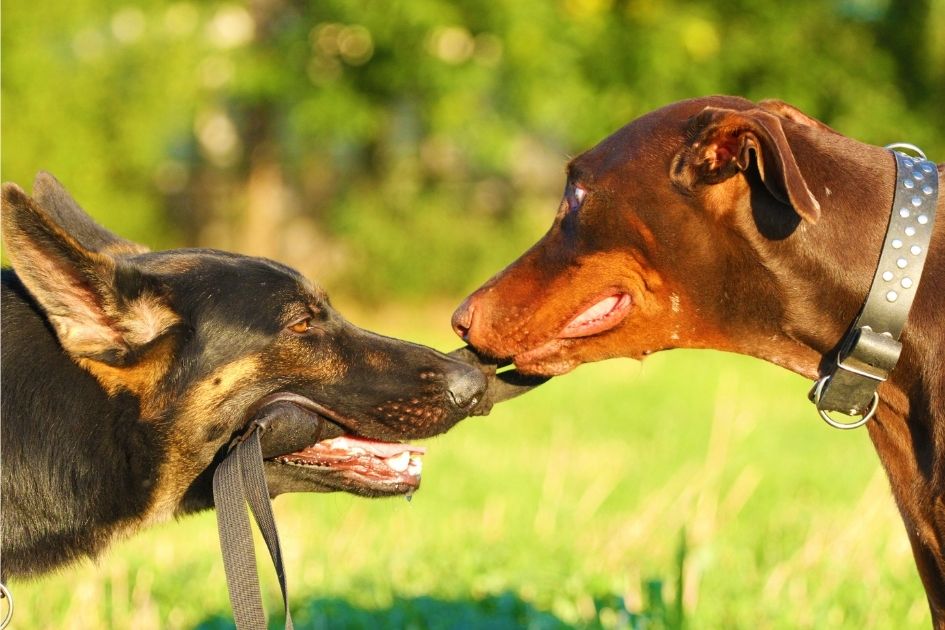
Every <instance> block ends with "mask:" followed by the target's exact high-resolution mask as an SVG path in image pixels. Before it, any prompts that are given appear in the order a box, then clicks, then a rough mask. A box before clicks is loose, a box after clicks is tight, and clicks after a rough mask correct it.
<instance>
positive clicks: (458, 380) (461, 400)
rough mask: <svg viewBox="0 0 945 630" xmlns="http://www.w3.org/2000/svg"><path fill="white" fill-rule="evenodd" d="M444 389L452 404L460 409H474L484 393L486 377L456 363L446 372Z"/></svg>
mask: <svg viewBox="0 0 945 630" xmlns="http://www.w3.org/2000/svg"><path fill="white" fill-rule="evenodd" d="M445 376H446V389H447V392H448V393H449V397H450V399H451V400H452V402H453V404H454V405H456V406H457V407H459V408H460V409H469V408H471V407H474V406H475V405H476V404H477V403H478V402H479V401H480V400H482V395H483V393H485V391H486V385H487V383H486V377H485V376H484V375H483V373H482V372H480V371H479V370H478V369H476V368H474V367H471V366H469V365H465V364H463V363H459V362H458V361H457V362H456V366H455V367H450V368H449V369H447V371H446V375H445Z"/></svg>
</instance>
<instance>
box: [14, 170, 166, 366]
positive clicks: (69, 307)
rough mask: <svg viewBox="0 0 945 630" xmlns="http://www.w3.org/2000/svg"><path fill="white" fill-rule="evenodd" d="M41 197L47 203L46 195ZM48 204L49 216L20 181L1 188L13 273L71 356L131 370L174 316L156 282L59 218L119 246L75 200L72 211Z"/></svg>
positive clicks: (98, 240) (58, 202)
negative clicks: (92, 246) (70, 229)
mask: <svg viewBox="0 0 945 630" xmlns="http://www.w3.org/2000/svg"><path fill="white" fill-rule="evenodd" d="M53 181H54V180H53ZM57 185H58V183H57ZM59 189H60V190H61V186H59ZM63 192H64V191H63ZM44 194H45V195H46V197H45V198H46V199H47V200H48V199H49V196H48V195H49V193H48V191H47V192H46V193H44ZM66 198H67V199H70V200H71V198H68V195H66ZM51 203H53V205H54V208H55V210H54V211H53V212H47V211H46V210H45V208H43V207H42V206H41V205H40V204H39V203H37V201H36V200H34V199H30V198H29V197H28V196H27V195H26V193H24V192H23V191H22V190H21V189H20V188H19V187H18V186H16V185H15V184H4V185H3V217H2V218H3V238H4V241H5V242H6V245H7V255H8V256H9V258H10V261H11V262H12V263H13V268H14V270H15V271H16V273H17V276H18V277H19V278H20V280H21V281H22V282H23V284H24V286H25V287H26V288H27V289H28V290H29V292H30V294H32V296H33V297H34V298H35V299H36V301H37V302H38V304H39V305H40V306H41V307H42V309H43V310H44V312H45V314H46V316H47V318H48V320H49V322H50V324H51V325H52V327H53V329H54V330H55V332H56V335H57V336H58V337H59V341H60V343H61V344H62V347H63V348H64V349H65V350H66V351H67V352H68V353H69V354H71V355H72V356H73V357H75V358H77V359H94V360H97V361H100V362H103V363H106V364H109V365H113V366H121V365H126V364H128V363H130V362H131V361H133V360H134V358H135V357H136V356H137V351H138V350H140V349H142V348H143V347H144V346H146V345H147V344H149V343H150V342H152V341H154V340H155V339H156V338H157V337H158V336H160V335H161V334H162V333H163V332H164V331H165V330H167V329H168V328H169V327H170V326H171V325H173V324H174V323H175V322H176V321H177V316H176V314H175V313H174V312H173V311H172V310H171V309H170V307H168V306H167V305H166V303H165V302H164V300H163V299H162V298H161V297H160V293H161V291H160V289H159V287H158V285H157V283H156V282H155V281H154V280H153V279H150V278H147V277H144V276H143V275H142V274H141V273H140V272H138V270H137V268H135V267H134V266H132V265H130V264H127V263H122V262H121V261H120V260H118V259H116V258H114V257H113V256H112V255H110V254H108V253H103V252H98V251H94V250H93V249H90V248H89V247H87V246H85V245H84V244H83V243H80V242H79V240H78V239H77V238H75V237H74V236H73V235H72V234H70V233H69V232H67V231H66V230H65V229H63V227H62V226H61V225H59V224H58V222H57V221H56V220H55V219H54V217H57V216H68V217H70V219H69V221H68V222H70V225H72V226H75V225H77V223H76V221H79V223H78V225H81V226H82V227H81V229H80V231H81V234H82V237H83V238H85V239H87V240H88V242H91V243H95V244H96V245H98V246H100V247H102V249H104V250H107V249H108V248H109V247H111V246H114V245H115V242H114V241H111V240H107V241H106V239H107V237H108V236H113V235H110V233H109V232H107V231H105V230H104V229H102V228H99V227H98V226H97V225H95V223H94V222H93V221H92V219H91V218H89V217H88V216H87V215H84V213H83V212H82V211H81V209H79V207H78V205H75V202H71V204H72V205H71V207H70V206H69V204H68V202H66V201H64V200H63V199H62V198H61V197H58V198H56V200H55V201H53V202H51ZM79 213H81V215H84V216H83V217H79V216H78V214H79ZM114 238H115V239H117V237H114ZM117 240H118V241H120V240H121V239H117Z"/></svg>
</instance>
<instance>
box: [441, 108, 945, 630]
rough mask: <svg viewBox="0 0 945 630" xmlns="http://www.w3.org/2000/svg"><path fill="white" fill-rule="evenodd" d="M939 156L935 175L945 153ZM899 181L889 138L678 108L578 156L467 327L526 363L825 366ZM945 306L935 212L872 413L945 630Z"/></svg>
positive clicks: (781, 118) (551, 370)
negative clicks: (719, 359) (664, 353)
mask: <svg viewBox="0 0 945 630" xmlns="http://www.w3.org/2000/svg"><path fill="white" fill-rule="evenodd" d="M937 169H938V170H937V177H938V178H939V180H941V179H942V177H943V171H945V165H941V164H940V165H938V167H937ZM928 171H930V173H929V176H930V177H935V176H936V175H935V174H934V172H935V169H934V168H928ZM895 187H896V162H895V160H894V158H893V155H892V153H891V152H890V151H887V150H884V149H883V148H880V147H876V146H870V145H867V144H863V143H861V142H858V141H856V140H853V139H850V138H848V137H845V136H843V135H841V134H839V133H837V132H836V131H834V130H832V129H831V128H829V127H827V126H826V125H824V124H823V123H820V122H818V121H816V120H814V119H812V118H811V117H809V116H807V115H805V114H804V113H802V112H801V111H799V110H797V109H796V108H794V107H792V106H790V105H788V104H786V103H783V102H780V101H762V102H760V103H758V104H755V103H752V102H750V101H747V100H745V99H742V98H736V97H722V96H716V97H708V98H700V99H694V100H688V101H683V102H679V103H675V104H672V105H669V106H667V107H664V108H662V109H659V110H657V111H654V112H652V113H649V114H647V115H645V116H643V117H641V118H639V119H637V120H635V121H633V122H631V123H630V124H629V125H627V126H625V127H623V128H622V129H620V130H619V131H617V132H616V133H614V134H613V135H611V136H610V137H608V138H606V139H605V140H603V141H602V142H601V143H600V144H598V145H597V146H596V147H594V148H592V149H590V150H589V151H587V152H586V153H584V154H582V155H580V156H578V157H577V158H575V159H574V160H572V161H571V163H570V164H569V165H568V169H567V185H566V188H565V191H564V198H563V200H562V202H561V205H560V207H559V209H558V213H557V216H556V217H555V220H554V223H553V225H552V227H551V229H550V230H549V232H548V233H547V234H546V235H545V236H544V237H543V238H542V239H541V240H540V241H539V242H538V243H536V244H535V245H534V246H533V247H532V248H531V249H529V250H528V251H527V252H525V253H524V254H523V255H522V256H521V257H520V258H519V259H518V260H516V261H515V262H513V263H512V264H511V265H509V266H508V267H507V268H506V269H505V270H503V271H502V272H500V273H499V274H497V275H496V276H495V277H493V278H492V279H491V280H489V281H488V282H487V283H486V284H485V285H483V287H482V288H480V289H479V290H477V291H476V292H475V293H473V294H472V295H471V296H469V298H467V299H466V301H465V302H464V303H463V304H462V305H461V306H460V307H459V308H458V309H457V311H456V313H455V314H454V316H453V326H454V328H455V330H456V332H457V334H459V335H460V336H461V337H462V338H463V339H464V340H466V341H467V342H468V343H469V344H470V345H471V346H473V348H475V349H476V350H477V351H478V352H481V353H484V354H486V355H490V356H492V357H494V358H496V359H504V360H506V361H509V360H513V361H514V362H515V365H516V366H517V368H518V369H519V370H520V371H522V372H523V373H531V374H541V375H557V374H562V373H565V372H567V371H569V370H571V369H573V368H574V367H575V366H577V365H579V364H581V363H584V362H588V361H597V360H601V359H607V358H611V357H633V358H642V357H644V356H646V355H648V354H650V353H652V352H656V351H658V350H666V349H670V348H679V347H685V348H715V349H719V350H726V351H731V352H739V353H742V354H747V355H751V356H755V357H759V358H762V359H765V360H767V361H771V362H772V363H775V364H777V365H780V366H783V367H785V368H787V369H789V370H792V371H794V372H797V373H798V374H801V375H803V376H805V377H808V378H812V379H814V378H817V377H818V375H819V374H821V372H822V371H823V369H824V366H825V365H827V364H831V363H832V361H833V357H834V355H835V354H836V351H837V346H838V342H839V341H840V340H841V339H842V338H843V337H844V333H845V331H846V330H847V328H848V327H849V326H850V323H851V321H853V319H854V318H855V317H856V316H857V314H858V311H859V310H860V308H861V307H862V306H863V304H864V298H865V296H866V294H867V291H868V290H869V288H870V283H871V280H872V278H873V274H874V271H875V270H876V268H877V259H878V258H879V254H880V250H881V246H882V244H883V242H884V235H885V232H886V228H887V224H889V223H890V208H891V205H892V200H893V191H894V190H895ZM943 203H945V202H943V200H942V198H941V197H940V198H939V200H938V204H937V209H938V214H939V215H940V216H941V215H942V213H943V212H942V211H943ZM943 312H945V220H940V221H938V222H937V225H936V226H935V228H934V232H933V234H932V241H931V246H930V247H929V251H928V255H927V259H926V264H925V272H924V274H923V276H922V281H921V284H920V285H919V286H918V287H917V291H916V293H915V296H914V302H913V304H912V310H911V314H910V316H909V318H908V322H907V323H906V326H905V329H904V333H903V336H902V343H903V348H902V354H901V358H900V360H899V363H898V365H897V366H896V368H895V370H893V372H892V373H891V376H890V378H889V379H888V380H887V381H886V382H884V383H882V384H881V385H880V386H879V390H878V393H879V403H878V409H877V410H876V413H875V416H874V417H873V418H872V419H871V420H870V421H869V422H868V424H867V426H868V429H869V434H870V437H871V439H872V440H873V443H874V445H875V447H876V450H877V451H878V453H879V457H880V459H881V461H882V464H883V466H884V467H885V469H886V472H887V474H888V476H889V480H890V482H891V485H892V490H893V493H894V495H895V498H896V501H897V503H898V506H899V509H900V512H901V513H902V517H903V519H904V521H905V524H906V530H907V531H908V534H909V538H910V540H911V543H912V547H913V551H914V555H915V558H916V562H917V564H918V568H919V573H920V574H921V577H922V581H923V583H924V585H925V589H926V592H927V594H928V598H929V602H930V606H931V609H932V616H933V619H934V622H935V626H936V627H938V628H945V555H943V552H945V361H943V357H945V315H943Z"/></svg>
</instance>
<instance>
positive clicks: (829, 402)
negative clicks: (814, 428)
mask: <svg viewBox="0 0 945 630" xmlns="http://www.w3.org/2000/svg"><path fill="white" fill-rule="evenodd" d="M886 148H887V149H907V150H910V151H912V152H914V153H916V154H917V155H918V156H920V157H910V156H907V155H905V154H903V153H900V152H899V151H893V155H894V156H895V158H896V194H895V197H894V198H893V205H892V211H891V214H890V219H889V226H888V227H887V229H886V239H885V242H884V243H883V249H882V253H881V254H880V257H879V264H878V266H877V267H876V273H875V275H874V276H873V284H872V285H871V286H870V291H869V293H868V294H867V296H866V301H865V302H864V304H863V309H862V310H861V311H860V314H859V316H857V318H856V320H854V322H853V325H852V326H851V327H850V329H849V331H848V332H847V334H846V337H844V339H843V343H842V344H841V347H840V352H839V353H838V354H837V361H836V363H835V365H834V366H833V368H832V369H831V370H830V371H829V372H828V373H827V374H825V375H824V376H822V377H821V378H820V379H819V380H818V381H817V382H816V383H815V384H814V387H813V388H812V389H811V392H810V395H809V397H810V399H811V401H812V402H813V403H814V404H815V405H816V406H817V410H818V412H819V413H820V416H821V417H822V418H823V419H824V421H826V422H827V424H829V425H831V426H833V427H836V428H838V429H855V428H856V427H859V426H862V425H864V424H866V422H867V421H868V420H869V419H870V418H871V417H873V414H874V413H875V412H876V406H877V405H878V404H879V395H878V394H877V393H876V388H877V387H878V386H879V384H880V383H881V382H883V381H885V380H886V378H887V377H888V376H889V373H890V372H891V371H892V369H893V368H894V367H895V366H896V363H897V362H898V360H899V353H900V352H901V351H902V344H901V343H900V342H899V336H900V334H901V333H902V328H903V326H905V323H906V320H907V319H908V317H909V309H910V308H911V307H912V300H913V299H914V297H915V293H916V290H917V289H918V286H919V281H920V280H921V278H922V268H923V266H924V265H925V257H926V255H927V254H928V248H929V241H930V240H931V238H932V226H933V224H934V223H935V208H936V204H937V201H938V173H937V170H936V167H935V164H934V163H933V162H931V161H929V160H928V159H926V157H925V154H924V153H923V152H922V151H921V150H919V149H918V148H917V147H915V146H913V145H908V144H895V145H889V146H887V147H886ZM833 411H836V412H839V413H843V414H846V415H849V416H856V415H859V416H861V417H860V418H858V419H857V420H855V421H853V422H849V423H844V422H838V421H837V420H834V419H833V418H831V417H830V415H829V414H828V412H833Z"/></svg>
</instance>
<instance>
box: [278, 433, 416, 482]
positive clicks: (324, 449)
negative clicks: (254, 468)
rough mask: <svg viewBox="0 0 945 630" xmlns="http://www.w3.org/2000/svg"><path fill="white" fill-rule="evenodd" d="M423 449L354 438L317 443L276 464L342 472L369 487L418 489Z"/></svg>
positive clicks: (337, 438) (338, 438) (288, 455)
mask: <svg viewBox="0 0 945 630" xmlns="http://www.w3.org/2000/svg"><path fill="white" fill-rule="evenodd" d="M424 453H426V449H425V448H423V447H420V446H413V445H411V444H400V443H397V442H380V441H377V440H370V439H367V438H360V437H357V436H354V435H342V436H340V437H336V438H331V439H328V440H321V441H320V442H317V443H315V444H312V445H311V446H306V447H305V448H303V449H302V450H300V451H298V452H295V453H289V454H286V455H279V456H277V457H274V458H273V461H276V462H279V463H280V464H290V465H292V466H302V467H305V468H316V469H322V470H332V471H337V472H344V473H346V474H348V475H351V476H354V477H358V478H361V479H364V480H366V481H370V482H373V483H385V484H404V485H407V486H412V487H414V488H416V487H418V486H419V485H420V474H421V472H422V471H423V460H422V459H421V457H422V456H423V454H424Z"/></svg>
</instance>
